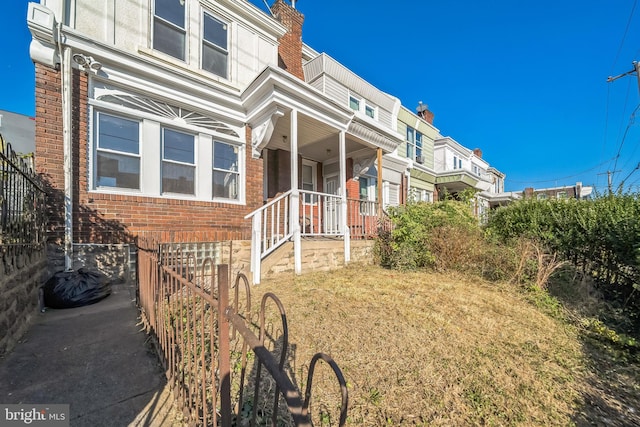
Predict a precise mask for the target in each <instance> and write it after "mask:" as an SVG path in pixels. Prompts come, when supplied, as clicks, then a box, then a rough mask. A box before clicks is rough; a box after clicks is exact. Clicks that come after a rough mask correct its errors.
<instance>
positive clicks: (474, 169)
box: [471, 165, 480, 176]
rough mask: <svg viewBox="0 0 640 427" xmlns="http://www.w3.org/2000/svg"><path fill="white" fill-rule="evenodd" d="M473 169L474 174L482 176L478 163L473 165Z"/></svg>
mask: <svg viewBox="0 0 640 427" xmlns="http://www.w3.org/2000/svg"><path fill="white" fill-rule="evenodd" d="M471 171H472V172H473V174H474V175H476V176H480V168H479V167H478V165H473V166H471Z"/></svg>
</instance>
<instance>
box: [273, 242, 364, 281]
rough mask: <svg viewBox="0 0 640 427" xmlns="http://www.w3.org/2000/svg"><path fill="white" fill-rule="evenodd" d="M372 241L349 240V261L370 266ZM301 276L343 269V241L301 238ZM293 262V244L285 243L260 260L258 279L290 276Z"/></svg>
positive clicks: (293, 268)
mask: <svg viewBox="0 0 640 427" xmlns="http://www.w3.org/2000/svg"><path fill="white" fill-rule="evenodd" d="M373 242H374V241H373V240H352V241H351V262H362V263H371V262H372V260H373ZM301 245H302V248H301V252H302V273H308V272H312V271H329V270H335V269H338V268H341V267H343V266H344V242H343V241H342V240H336V239H327V238H313V239H302V241H301ZM294 270H295V263H294V257H293V242H286V243H284V244H283V245H282V246H281V247H279V248H278V249H276V250H275V251H273V252H272V253H271V254H269V255H268V256H267V257H266V258H265V259H264V260H262V277H263V278H273V277H276V276H277V275H279V274H285V273H289V274H293V273H294Z"/></svg>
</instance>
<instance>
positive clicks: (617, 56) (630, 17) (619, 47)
mask: <svg viewBox="0 0 640 427" xmlns="http://www.w3.org/2000/svg"><path fill="white" fill-rule="evenodd" d="M637 3H638V0H634V2H633V6H632V7H631V13H629V19H628V20H627V26H626V28H625V29H624V34H623V35H622V40H620V46H618V52H617V53H616V57H615V59H614V60H613V65H612V66H611V72H613V69H614V68H615V66H616V64H617V62H618V58H620V52H621V51H622V47H623V46H624V42H625V40H626V38H627V33H628V32H629V27H630V26H631V21H632V20H633V13H634V11H635V10H636V4H637Z"/></svg>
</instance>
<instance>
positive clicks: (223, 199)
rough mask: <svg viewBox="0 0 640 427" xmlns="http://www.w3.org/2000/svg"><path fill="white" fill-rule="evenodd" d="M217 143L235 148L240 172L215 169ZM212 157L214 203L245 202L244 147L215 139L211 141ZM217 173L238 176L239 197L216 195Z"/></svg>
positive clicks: (212, 196) (212, 198)
mask: <svg viewBox="0 0 640 427" xmlns="http://www.w3.org/2000/svg"><path fill="white" fill-rule="evenodd" d="M216 143H220V144H226V145H229V146H232V147H235V148H236V149H237V150H238V152H237V153H236V155H237V157H238V158H237V163H238V170H237V171H234V170H231V169H223V168H216V167H215V155H216V154H215V144H216ZM211 155H212V159H211V200H213V201H214V202H227V203H239V202H243V200H244V181H245V180H246V170H245V167H244V146H243V145H240V144H235V143H232V142H229V141H224V140H222V139H220V138H213V140H212V141H211ZM215 172H223V173H232V174H235V175H236V179H237V183H238V184H237V186H238V188H237V192H238V194H237V197H235V198H232V197H216V196H215V195H214V191H215V183H214V175H215Z"/></svg>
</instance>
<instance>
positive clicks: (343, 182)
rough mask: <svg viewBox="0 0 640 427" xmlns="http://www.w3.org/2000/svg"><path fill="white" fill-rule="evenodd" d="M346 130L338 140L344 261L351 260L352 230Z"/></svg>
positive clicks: (341, 132) (346, 262)
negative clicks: (349, 211)
mask: <svg viewBox="0 0 640 427" xmlns="http://www.w3.org/2000/svg"><path fill="white" fill-rule="evenodd" d="M345 135H346V134H345V131H343V130H341V131H340V141H339V142H338V146H339V149H338V151H339V152H340V160H339V162H340V197H342V203H341V204H340V218H341V220H342V229H343V232H344V263H345V264H348V263H349V261H351V230H350V228H349V221H348V218H347V148H346V137H345Z"/></svg>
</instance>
